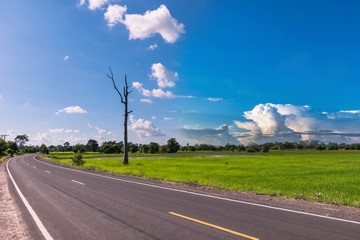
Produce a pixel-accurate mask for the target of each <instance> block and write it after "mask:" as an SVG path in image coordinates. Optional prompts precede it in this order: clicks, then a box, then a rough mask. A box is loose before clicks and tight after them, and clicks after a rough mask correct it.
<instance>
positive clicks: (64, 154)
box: [50, 151, 259, 159]
mask: <svg viewBox="0 0 360 240" xmlns="http://www.w3.org/2000/svg"><path fill="white" fill-rule="evenodd" d="M257 154H259V153H257ZM73 155H74V153H73V152H51V153H50V156H51V157H52V158H54V159H70V157H72V156H73ZM193 155H256V154H255V153H246V152H228V151H217V152H214V151H196V152H190V151H189V152H188V151H186V152H182V151H180V152H177V153H157V154H144V153H138V152H137V153H129V156H130V157H154V156H168V157H184V156H193ZM102 157H119V158H121V157H123V154H122V153H121V154H119V153H114V154H105V153H99V152H86V153H83V158H102Z"/></svg>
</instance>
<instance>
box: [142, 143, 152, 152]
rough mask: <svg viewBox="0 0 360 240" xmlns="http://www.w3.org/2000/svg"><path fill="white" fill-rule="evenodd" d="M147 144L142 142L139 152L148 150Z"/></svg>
mask: <svg viewBox="0 0 360 240" xmlns="http://www.w3.org/2000/svg"><path fill="white" fill-rule="evenodd" d="M149 149H150V148H149V145H147V144H143V145H141V147H140V151H141V152H143V153H148V152H149Z"/></svg>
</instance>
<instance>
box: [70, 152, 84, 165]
mask: <svg viewBox="0 0 360 240" xmlns="http://www.w3.org/2000/svg"><path fill="white" fill-rule="evenodd" d="M71 161H72V165H74V166H83V165H84V164H85V160H83V158H82V155H81V153H77V154H75V155H74V157H72V158H71Z"/></svg>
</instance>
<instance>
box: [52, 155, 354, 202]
mask: <svg viewBox="0 0 360 240" xmlns="http://www.w3.org/2000/svg"><path fill="white" fill-rule="evenodd" d="M72 154H73V153H69V154H63V153H53V154H51V157H52V158H53V161H56V162H59V163H62V164H68V165H71V161H70V160H69V159H66V158H69V157H70V156H72ZM191 154H193V156H185V155H189V152H186V153H185V152H184V153H177V154H173V155H172V156H169V157H167V158H160V157H159V158H143V159H130V160H129V161H130V164H129V165H128V166H123V165H122V159H121V158H119V159H86V163H85V165H84V166H83V168H92V169H96V170H98V171H104V172H110V173H116V174H125V175H133V176H140V177H146V178H151V179H160V180H167V181H174V182H182V183H189V184H196V185H201V186H210V187H213V188H217V189H223V190H229V191H250V192H255V193H258V194H266V195H270V196H277V197H290V198H296V199H302V200H308V201H317V202H325V203H332V204H338V205H348V206H353V207H360V151H356V150H353V151H344V150H338V151H314V150H303V151H301V150H298V151H270V152H269V153H266V154H264V153H258V155H253V156H251V155H249V156H228V157H227V156H226V157H199V156H197V155H208V154H214V152H200V153H199V152H194V153H191ZM220 154H222V155H226V154H224V152H222V153H220ZM231 154H238V155H243V154H244V153H243V152H238V153H231ZM91 156H96V157H105V156H106V157H116V155H114V156H113V155H112V154H106V155H105V154H102V155H101V154H98V153H86V154H84V158H89V157H91ZM117 156H119V155H117ZM146 156H153V155H152V154H146Z"/></svg>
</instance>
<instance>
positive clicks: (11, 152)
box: [5, 148, 15, 157]
mask: <svg viewBox="0 0 360 240" xmlns="http://www.w3.org/2000/svg"><path fill="white" fill-rule="evenodd" d="M5 153H6V154H7V155H8V156H10V157H13V156H14V153H15V152H14V150H12V149H11V148H8V149H7V150H6V151H5Z"/></svg>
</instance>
